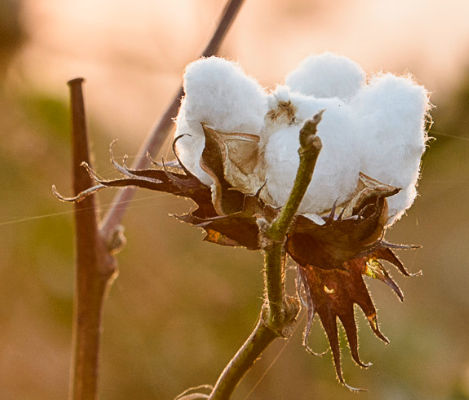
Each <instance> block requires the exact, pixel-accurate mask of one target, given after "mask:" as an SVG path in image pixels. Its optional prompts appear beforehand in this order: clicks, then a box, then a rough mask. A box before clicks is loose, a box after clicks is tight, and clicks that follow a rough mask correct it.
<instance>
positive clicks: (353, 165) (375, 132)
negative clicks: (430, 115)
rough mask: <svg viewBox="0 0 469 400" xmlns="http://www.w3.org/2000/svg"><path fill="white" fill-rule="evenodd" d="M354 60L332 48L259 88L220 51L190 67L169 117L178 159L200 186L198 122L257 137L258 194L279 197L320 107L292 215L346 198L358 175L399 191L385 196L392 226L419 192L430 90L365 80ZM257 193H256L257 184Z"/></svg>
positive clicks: (386, 79)
mask: <svg viewBox="0 0 469 400" xmlns="http://www.w3.org/2000/svg"><path fill="white" fill-rule="evenodd" d="M365 78H366V76H365V73H364V72H363V70H362V69H361V68H360V66H359V65H358V64H356V63H355V62H353V61H351V60H349V59H347V58H345V57H342V56H337V55H334V54H331V53H325V54H321V55H318V56H311V57H308V58H307V59H306V60H304V61H303V62H302V63H301V64H300V65H299V67H298V68H296V69H295V70H294V71H293V72H291V73H290V74H289V75H288V76H287V79H286V84H285V85H283V86H277V87H276V89H275V90H274V91H272V92H271V93H269V94H268V93H266V92H265V91H264V90H263V89H262V88H261V87H260V85H259V84H258V83H257V82H256V81H255V80H254V79H253V78H250V77H248V76H246V75H245V74H244V72H243V71H242V70H241V68H240V67H239V66H238V65H237V64H235V63H233V62H229V61H226V60H224V59H221V58H217V57H210V58H205V59H201V60H198V61H196V62H193V63H191V64H189V66H188V67H187V68H186V73H185V75H184V90H185V93H186V95H185V98H184V100H183V101H182V105H181V109H180V111H179V114H178V117H177V120H176V123H177V129H176V136H179V135H181V134H185V135H190V136H186V137H184V138H182V139H181V140H180V141H179V142H178V144H177V151H178V153H179V155H180V157H181V159H182V162H183V163H184V164H185V166H186V167H187V168H188V169H189V170H190V171H191V172H193V173H194V174H195V175H196V176H197V177H199V178H200V179H201V181H202V182H203V183H205V184H207V185H209V184H211V183H212V181H211V179H210V177H209V176H208V175H207V174H205V172H203V171H202V170H201V168H200V166H199V161H200V157H201V154H202V151H203V148H204V140H205V139H204V134H203V130H202V127H201V123H202V122H203V123H206V124H208V125H210V126H211V127H213V128H214V129H216V130H219V131H223V132H232V133H251V134H256V135H259V136H260V137H261V140H260V143H259V160H258V163H259V168H256V169H255V171H256V174H259V180H261V181H262V180H265V183H266V184H265V187H264V189H263V190H262V192H261V196H262V198H263V199H264V200H265V201H266V202H267V203H270V204H271V205H273V206H276V207H281V206H282V205H284V204H285V202H286V200H287V198H288V196H289V193H290V190H291V188H292V186H293V181H294V179H295V175H296V171H297V168H298V163H299V157H298V147H299V138H298V135H299V131H300V129H301V127H302V126H303V124H304V122H305V121H306V120H307V119H309V118H312V117H313V116H314V115H315V114H316V113H317V112H319V111H320V110H325V111H324V114H323V118H322V121H321V122H320V124H319V125H318V136H319V137H320V138H321V140H322V144H323V146H322V150H321V153H320V155H319V157H318V161H317V163H316V168H315V171H314V174H313V178H312V181H311V183H310V185H309V187H308V190H307V192H306V195H305V197H304V199H303V202H302V203H301V206H300V209H299V213H303V214H315V215H321V214H324V213H327V212H328V210H330V209H331V207H332V206H333V204H334V202H337V204H338V205H340V204H341V203H344V202H346V201H348V200H350V198H351V197H352V195H353V193H354V191H355V189H356V186H357V182H358V176H359V172H360V171H361V172H363V173H365V174H366V175H368V176H370V177H371V178H374V179H377V180H379V181H381V182H382V183H385V184H389V185H393V186H396V187H398V188H400V189H401V191H400V192H399V193H398V194H397V195H394V196H392V197H390V198H389V199H388V204H389V213H388V216H389V220H388V224H392V223H393V222H394V221H395V220H397V219H398V218H399V217H400V216H401V215H402V214H403V213H404V212H405V210H406V209H408V208H409V207H410V206H411V205H412V203H413V201H414V199H415V197H416V194H417V191H416V184H417V180H418V178H419V168H420V159H421V156H422V154H423V152H424V150H425V143H426V140H427V135H426V131H425V118H426V113H427V112H428V110H429V100H428V94H427V92H426V90H425V88H424V87H423V86H419V85H417V84H416V83H415V82H414V81H413V80H412V79H411V78H409V77H397V76H395V75H392V74H381V75H378V76H376V77H374V78H373V79H371V81H370V82H369V83H366V79H365ZM254 192H255V191H254Z"/></svg>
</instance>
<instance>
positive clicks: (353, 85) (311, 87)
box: [285, 53, 365, 100]
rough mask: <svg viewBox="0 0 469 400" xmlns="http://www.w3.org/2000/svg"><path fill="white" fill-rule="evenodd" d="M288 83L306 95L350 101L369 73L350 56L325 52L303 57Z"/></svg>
mask: <svg viewBox="0 0 469 400" xmlns="http://www.w3.org/2000/svg"><path fill="white" fill-rule="evenodd" d="M285 82H286V84H287V86H289V87H290V88H291V89H292V90H294V91H297V92H300V93H303V94H305V95H313V96H315V97H338V98H340V99H342V100H349V99H350V98H352V97H353V96H354V95H355V94H356V93H357V92H358V90H359V89H360V87H361V86H362V85H363V83H364V82H365V72H364V71H363V70H362V69H361V67H360V66H359V65H358V64H357V63H355V62H354V61H352V60H350V59H348V58H346V57H343V56H338V55H335V54H332V53H324V54H320V55H317V56H310V57H308V58H306V59H305V60H303V61H302V62H301V64H300V65H299V66H298V67H297V68H296V69H295V70H294V71H292V72H291V73H290V74H289V75H288V76H287V78H286V80H285Z"/></svg>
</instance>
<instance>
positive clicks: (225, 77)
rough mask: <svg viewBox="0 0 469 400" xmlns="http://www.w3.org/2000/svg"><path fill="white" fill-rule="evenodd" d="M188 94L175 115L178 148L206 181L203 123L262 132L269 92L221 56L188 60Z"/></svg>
mask: <svg viewBox="0 0 469 400" xmlns="http://www.w3.org/2000/svg"><path fill="white" fill-rule="evenodd" d="M184 91H185V97H184V100H183V102H182V104H181V108H180V110H179V113H178V117H177V119H176V133H175V137H177V136H180V135H182V134H184V135H190V136H187V137H184V138H182V139H180V140H179V141H178V142H177V145H176V149H177V151H178V154H179V156H180V158H181V161H182V162H183V163H184V165H185V166H186V168H187V169H188V170H189V171H191V172H192V173H193V174H194V175H196V176H197V177H198V178H199V179H200V180H201V181H202V182H203V183H205V184H210V183H211V182H212V181H211V179H210V177H209V176H208V175H207V174H206V173H205V172H204V171H202V169H201V168H200V165H199V161H200V157H201V155H202V151H203V149H204V144H205V138H204V132H203V129H202V126H201V123H202V122H203V123H206V124H208V125H210V126H211V127H213V128H215V129H217V130H220V131H223V132H241V133H253V134H259V132H260V131H261V130H262V128H263V126H264V116H265V114H266V112H267V94H266V93H265V92H264V91H263V89H262V87H261V86H260V85H259V84H258V83H257V82H256V81H255V80H254V79H253V78H250V77H248V76H246V75H245V74H244V72H243V71H242V69H241V68H240V67H239V66H238V65H237V64H235V63H233V62H230V61H227V60H224V59H222V58H218V57H210V58H203V59H200V60H197V61H195V62H193V63H191V64H189V65H188V66H187V68H186V72H185V75H184Z"/></svg>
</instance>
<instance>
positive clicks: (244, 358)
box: [210, 315, 277, 400]
mask: <svg viewBox="0 0 469 400" xmlns="http://www.w3.org/2000/svg"><path fill="white" fill-rule="evenodd" d="M276 338H277V334H276V333H275V332H274V331H272V330H271V329H269V328H268V327H267V326H265V324H264V322H263V316H262V315H261V316H260V317H259V320H258V321H257V324H256V327H255V328H254V330H253V331H252V333H251V335H250V336H249V337H248V339H247V340H246V342H244V344H243V345H242V346H241V348H240V349H239V350H238V352H237V353H236V354H235V355H234V357H233V358H232V359H231V361H230V362H229V363H228V365H227V366H226V367H225V369H224V370H223V372H222V373H221V375H220V377H219V378H218V381H217V383H216V384H215V387H214V388H213V390H212V393H211V395H210V400H226V399H228V398H229V397H230V396H231V394H232V393H233V390H234V389H235V387H236V386H237V384H238V383H239V382H240V381H241V379H242V378H243V376H244V374H245V373H246V372H247V371H249V369H250V368H251V367H252V366H253V364H254V363H255V362H256V360H257V359H258V357H259V356H260V355H261V354H262V353H263V351H264V350H265V349H266V348H267V346H269V344H270V343H272V342H273V341H274V340H275V339H276Z"/></svg>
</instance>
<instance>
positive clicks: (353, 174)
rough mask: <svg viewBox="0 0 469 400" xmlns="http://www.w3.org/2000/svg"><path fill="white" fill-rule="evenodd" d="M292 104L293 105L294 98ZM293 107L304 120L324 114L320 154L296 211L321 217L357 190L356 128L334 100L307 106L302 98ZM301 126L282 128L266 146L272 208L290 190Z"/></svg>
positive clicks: (313, 101)
mask: <svg viewBox="0 0 469 400" xmlns="http://www.w3.org/2000/svg"><path fill="white" fill-rule="evenodd" d="M291 100H292V103H293V104H294V105H295V101H294V96H293V95H292V97H291ZM306 103H308V104H306ZM296 104H297V105H298V106H299V109H301V110H302V112H303V116H306V115H307V118H312V117H313V116H314V114H316V113H317V112H318V111H320V110H322V109H325V110H326V111H325V112H324V114H323V117H322V121H321V122H320V123H319V125H318V133H317V134H318V136H319V137H320V138H321V141H322V145H323V146H322V150H321V153H320V154H319V157H318V160H317V163H316V167H315V170H314V174H313V178H312V180H311V183H310V185H309V187H308V190H307V192H306V194H305V197H304V199H303V201H302V203H301V205H300V208H299V212H300V213H316V214H320V213H322V212H324V211H326V210H329V209H330V208H331V207H332V205H333V204H334V202H335V201H337V202H338V204H340V203H342V202H343V201H345V200H348V199H349V197H350V196H351V194H352V193H353V191H354V190H355V188H356V185H357V181H358V173H359V166H360V164H359V161H360V158H359V155H358V153H357V151H356V150H355V128H354V125H353V119H352V116H351V114H350V110H349V108H348V106H346V105H345V104H344V103H343V102H342V101H340V100H339V99H337V98H335V99H316V98H314V97H309V100H308V102H306V99H305V98H304V97H302V98H301V102H299V103H296ZM307 109H308V113H307V112H306V110H307ZM303 123H304V120H299V121H298V124H295V125H292V126H286V127H283V128H281V129H280V130H278V131H276V132H275V133H273V134H272V135H271V137H270V138H269V140H268V142H267V145H266V148H265V162H266V182H267V183H266V189H267V192H268V194H269V196H270V198H271V199H272V201H273V202H274V205H275V206H282V205H284V204H285V202H286V200H287V198H288V196H289V194H290V191H291V188H292V186H293V182H294V180H295V176H296V171H297V169H298V165H299V155H298V148H299V131H300V129H301V127H302V126H303Z"/></svg>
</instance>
